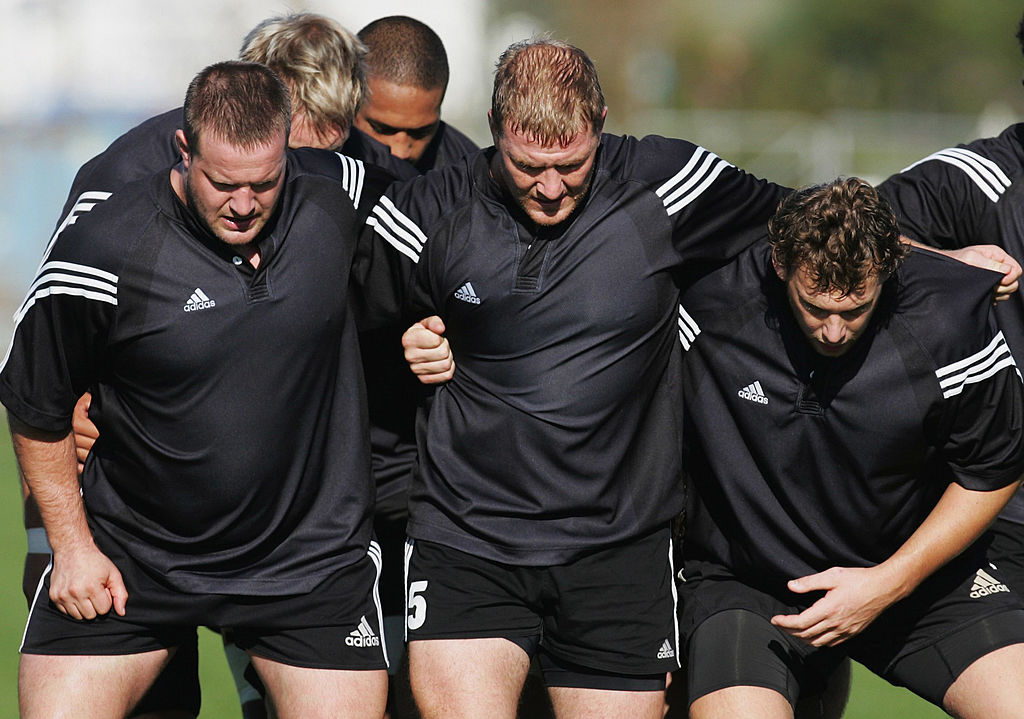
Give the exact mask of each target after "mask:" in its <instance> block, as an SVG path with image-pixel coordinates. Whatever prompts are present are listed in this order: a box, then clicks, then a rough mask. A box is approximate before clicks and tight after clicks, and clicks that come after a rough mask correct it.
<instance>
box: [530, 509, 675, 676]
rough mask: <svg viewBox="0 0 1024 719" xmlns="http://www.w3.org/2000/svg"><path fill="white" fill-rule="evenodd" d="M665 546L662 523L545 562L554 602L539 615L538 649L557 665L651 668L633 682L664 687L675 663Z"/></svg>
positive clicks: (620, 670) (638, 671)
mask: <svg viewBox="0 0 1024 719" xmlns="http://www.w3.org/2000/svg"><path fill="white" fill-rule="evenodd" d="M671 549H672V548H671V536H670V532H669V528H668V526H667V525H666V527H665V528H664V529H662V530H659V531H657V532H653V533H651V534H649V535H645V536H643V537H639V538H637V539H635V540H633V541H631V542H628V543H625V544H621V545H616V546H613V547H608V548H605V549H602V550H600V551H597V552H592V553H589V554H587V555H584V556H582V557H580V558H578V559H577V560H574V561H572V562H570V563H568V564H564V565H559V566H554V567H549V568H548V570H547V573H548V575H549V577H550V582H551V584H552V586H553V587H554V597H555V600H556V604H555V609H554V611H553V612H552V613H551V614H550V615H549V616H546V617H545V621H544V638H543V640H542V642H541V648H542V651H543V652H544V653H545V654H547V655H550V656H551V657H552V658H553V659H554V660H555V661H556V662H557V663H559V664H562V665H566V664H568V665H578V666H580V667H586V668H587V669H590V670H597V671H599V672H602V673H606V674H609V675H642V676H653V677H655V680H654V684H653V685H647V686H645V687H643V688H642V689H641V690H650V689H651V687H652V686H657V685H658V684H660V686H661V688H662V689H664V679H665V674H666V673H667V672H670V671H673V670H675V669H678V668H679V666H680V657H679V625H678V620H677V618H676V617H677V615H676V608H677V607H676V591H675V578H674V571H673V564H672V551H671ZM564 685H565V684H564V683H563V686H564ZM569 686H577V687H580V688H606V689H632V688H633V687H630V686H625V685H619V686H615V685H608V686H597V687H595V686H593V685H591V684H574V685H573V684H570V685H569Z"/></svg>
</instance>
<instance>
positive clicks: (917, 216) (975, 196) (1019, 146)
mask: <svg viewBox="0 0 1024 719" xmlns="http://www.w3.org/2000/svg"><path fill="white" fill-rule="evenodd" d="M878 191H879V193H880V194H881V195H882V196H883V197H885V198H886V199H887V200H888V201H889V203H890V204H891V205H892V208H893V211H894V212H895V213H896V217H897V219H899V223H900V230H901V231H902V232H903V234H905V235H907V236H908V237H911V238H913V239H915V240H918V241H920V242H923V243H925V244H929V245H933V246H936V247H942V248H945V249H954V248H958V247H967V246H968V245H977V244H996V245H999V246H1000V247H1002V248H1003V249H1005V250H1006V251H1007V252H1009V253H1010V254H1011V255H1013V257H1015V258H1016V259H1017V260H1018V261H1019V262H1022V261H1024V124H1016V125H1011V126H1010V127H1008V128H1006V130H1004V131H1003V132H1002V133H1001V134H1000V135H999V136H998V137H989V138H984V139H981V140H975V141H974V142H971V143H969V144H966V145H959V146H957V147H950V148H946V149H944V150H940V151H938V152H936V153H933V154H931V155H929V156H928V157H926V158H924V159H922V160H920V161H919V162H916V163H914V164H913V165H911V166H910V167H908V168H906V169H905V170H903V171H902V172H900V173H898V174H896V175H893V176H892V177H890V178H889V179H887V180H886V181H885V182H883V183H882V184H881V185H879V186H878ZM995 314H996V320H997V321H998V323H999V326H1000V328H1001V329H1002V330H1003V333H1004V334H1005V335H1006V342H1007V344H1009V346H1010V349H1011V350H1012V352H1013V354H1014V356H1015V357H1024V295H1022V294H1021V293H1020V292H1017V293H1016V294H1014V295H1013V296H1012V297H1011V298H1010V299H1008V300H1006V301H1004V302H1000V303H998V305H997V306H996V311H995ZM1000 517H1002V518H1003V519H1006V520H1009V521H1012V522H1016V523H1018V524H1024V492H1017V494H1015V495H1014V497H1013V499H1011V500H1010V503H1009V504H1007V505H1006V509H1004V510H1003V512H1002V514H1001V515H1000Z"/></svg>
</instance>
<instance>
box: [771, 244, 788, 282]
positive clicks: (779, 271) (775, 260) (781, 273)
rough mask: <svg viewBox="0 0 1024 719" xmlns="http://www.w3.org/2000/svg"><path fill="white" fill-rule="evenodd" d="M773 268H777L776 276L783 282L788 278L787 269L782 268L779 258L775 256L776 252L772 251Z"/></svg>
mask: <svg viewBox="0 0 1024 719" xmlns="http://www.w3.org/2000/svg"><path fill="white" fill-rule="evenodd" d="M772 267H774V268H775V274H776V275H778V276H779V279H780V280H782V281H783V282H785V281H786V279H787V278H788V274H787V272H786V268H785V267H783V266H782V264H781V263H780V262H779V260H778V258H777V257H776V256H775V251H774V250H773V251H772Z"/></svg>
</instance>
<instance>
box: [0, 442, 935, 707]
mask: <svg viewBox="0 0 1024 719" xmlns="http://www.w3.org/2000/svg"><path fill="white" fill-rule="evenodd" d="M0 477H3V478H4V479H3V481H4V482H5V486H4V488H3V490H2V494H0V543H2V544H3V546H5V547H7V551H6V552H4V554H3V557H2V559H0V606H4V607H7V610H6V611H5V612H4V614H3V616H2V618H0V719H7V718H8V717H15V716H17V707H18V700H17V667H18V644H19V643H20V641H21V632H22V629H23V628H24V622H25V612H26V609H25V600H24V598H23V597H22V595H21V568H22V561H23V559H24V555H25V533H24V532H23V531H22V525H21V495H20V489H19V487H18V481H17V473H16V472H15V468H14V458H13V456H12V452H11V446H10V440H9V439H8V438H7V435H6V430H5V431H4V433H3V438H2V439H0ZM199 647H200V652H199V654H200V660H199V662H200V667H199V669H200V675H201V682H202V688H203V709H202V714H201V717H202V719H240V717H241V712H240V711H239V709H238V701H237V696H236V694H235V689H234V684H233V682H232V679H231V675H230V674H229V673H228V670H227V664H226V663H225V661H224V654H223V652H222V651H221V649H220V638H219V637H218V636H216V635H214V634H213V633H211V632H209V631H206V630H203V631H202V632H201V634H200V644H199ZM846 716H847V717H848V718H849V719H878V718H884V717H898V718H899V719H929V718H932V717H943V716H945V714H944V713H943V712H941V711H939V710H938V709H936V708H934V707H932V706H931V705H929V704H927V703H925V702H924V701H922V700H921V699H918V698H917V697H915V696H914V695H913V694H911V693H910V692H908V691H906V690H903V689H897V688H895V687H892V686H890V685H888V684H887V683H885V682H883V681H882V680H880V679H877V678H876V677H875V676H873V675H872V674H870V673H869V672H867V671H866V670H864V669H863V668H861V667H859V666H857V667H855V669H854V683H853V696H852V698H851V700H850V705H849V707H848V709H847V711H846Z"/></svg>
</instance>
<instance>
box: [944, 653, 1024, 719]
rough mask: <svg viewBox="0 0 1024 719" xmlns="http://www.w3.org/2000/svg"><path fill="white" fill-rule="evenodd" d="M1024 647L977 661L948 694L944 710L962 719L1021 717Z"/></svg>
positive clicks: (1023, 689)
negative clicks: (1021, 678)
mask: <svg viewBox="0 0 1024 719" xmlns="http://www.w3.org/2000/svg"><path fill="white" fill-rule="evenodd" d="M1021 676H1024V644H1012V645H1010V646H1006V647H1001V648H1000V649H996V650H995V651H992V652H990V653H988V654H986V655H984V656H983V657H981V658H979V659H977V660H976V661H974V662H973V663H972V664H971V665H970V666H968V667H967V669H965V670H964V671H963V672H962V673H961V674H960V676H959V677H957V679H956V681H955V682H953V685H952V686H951V687H950V688H949V689H948V690H947V691H946V695H945V697H944V698H943V701H942V708H943V709H945V710H946V711H947V712H948V713H949V714H951V715H953V716H956V717H963V719H974V718H975V717H977V718H978V719H982V718H985V719H988V717H1009V716H1016V715H1018V714H1020V710H1021V707H1022V706H1024V682H1021V680H1020V677H1021Z"/></svg>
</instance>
